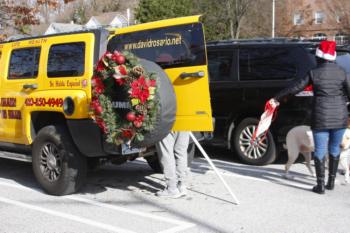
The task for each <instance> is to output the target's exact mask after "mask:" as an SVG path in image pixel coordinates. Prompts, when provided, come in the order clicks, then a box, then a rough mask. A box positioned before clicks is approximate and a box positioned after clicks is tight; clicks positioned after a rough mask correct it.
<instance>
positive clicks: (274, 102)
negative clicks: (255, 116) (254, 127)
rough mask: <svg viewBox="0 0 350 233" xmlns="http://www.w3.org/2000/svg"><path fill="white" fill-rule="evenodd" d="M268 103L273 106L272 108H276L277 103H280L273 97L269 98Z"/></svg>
mask: <svg viewBox="0 0 350 233" xmlns="http://www.w3.org/2000/svg"><path fill="white" fill-rule="evenodd" d="M269 103H270V105H271V106H272V107H274V108H276V107H277V106H278V105H280V103H279V102H278V101H277V100H276V99H274V98H272V99H270V100H269Z"/></svg>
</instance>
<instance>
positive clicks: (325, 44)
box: [316, 40, 337, 61]
mask: <svg viewBox="0 0 350 233" xmlns="http://www.w3.org/2000/svg"><path fill="white" fill-rule="evenodd" d="M335 47H336V43H335V41H328V40H324V41H321V43H320V45H319V47H318V48H317V49H316V56H317V57H320V58H323V59H325V60H328V61H334V60H335V59H336V57H337V52H336V51H335Z"/></svg>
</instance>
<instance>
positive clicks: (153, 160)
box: [145, 143, 196, 173]
mask: <svg viewBox="0 0 350 233" xmlns="http://www.w3.org/2000/svg"><path fill="white" fill-rule="evenodd" d="M195 153H196V145H195V144H194V143H190V144H189V145H188V148H187V166H188V167H191V165H192V161H193V158H194V155H195ZM145 159H146V161H147V163H148V165H149V166H150V167H151V168H152V169H153V171H154V172H156V173H162V172H163V169H162V166H161V165H160V162H159V159H158V153H157V152H155V153H154V155H150V156H147V157H145Z"/></svg>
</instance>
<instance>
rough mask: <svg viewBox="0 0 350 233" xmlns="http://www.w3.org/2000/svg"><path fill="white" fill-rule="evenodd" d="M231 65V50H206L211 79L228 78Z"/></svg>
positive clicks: (220, 79)
mask: <svg viewBox="0 0 350 233" xmlns="http://www.w3.org/2000/svg"><path fill="white" fill-rule="evenodd" d="M231 67H232V52H230V51H210V52H208V69H209V75H210V76H209V78H210V80H211V81H224V80H229V79H230V76H231V72H230V71H231Z"/></svg>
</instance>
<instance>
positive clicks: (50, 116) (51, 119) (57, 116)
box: [31, 112, 66, 140]
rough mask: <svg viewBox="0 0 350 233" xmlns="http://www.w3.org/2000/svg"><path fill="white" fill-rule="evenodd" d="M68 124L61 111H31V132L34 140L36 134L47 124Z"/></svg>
mask: <svg viewBox="0 0 350 233" xmlns="http://www.w3.org/2000/svg"><path fill="white" fill-rule="evenodd" d="M58 124H60V125H62V124H64V125H66V118H65V117H64V115H63V114H62V113H60V112H32V113H31V134H32V139H33V140H34V138H35V136H36V135H37V133H38V132H39V130H40V129H42V128H43V127H45V126H48V125H58Z"/></svg>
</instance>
